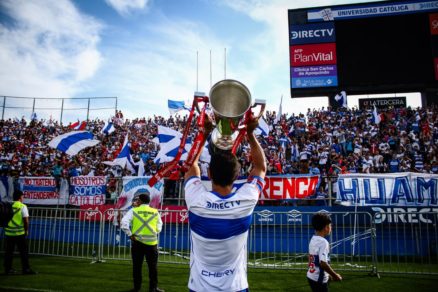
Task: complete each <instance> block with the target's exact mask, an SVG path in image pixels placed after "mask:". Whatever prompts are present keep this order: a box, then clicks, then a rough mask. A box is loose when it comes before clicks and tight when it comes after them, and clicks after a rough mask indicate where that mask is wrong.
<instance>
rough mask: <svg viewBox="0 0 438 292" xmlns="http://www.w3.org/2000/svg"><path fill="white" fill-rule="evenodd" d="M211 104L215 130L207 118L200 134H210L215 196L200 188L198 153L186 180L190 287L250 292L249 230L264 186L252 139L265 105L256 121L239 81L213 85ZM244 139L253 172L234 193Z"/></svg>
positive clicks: (257, 147)
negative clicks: (247, 146) (238, 152)
mask: <svg viewBox="0 0 438 292" xmlns="http://www.w3.org/2000/svg"><path fill="white" fill-rule="evenodd" d="M209 99H210V100H209V102H210V104H211V107H212V110H213V112H214V114H215V117H214V123H215V128H214V130H213V124H212V121H211V120H210V119H209V118H208V117H207V118H206V120H205V123H204V125H203V128H202V129H201V130H202V131H204V137H207V136H208V135H209V134H210V133H211V140H210V149H211V152H212V153H211V161H210V167H209V170H208V174H209V177H210V179H211V183H212V190H211V191H209V190H207V188H206V187H205V186H204V185H203V184H202V182H201V178H200V168H199V166H198V160H199V156H200V152H198V153H197V155H195V156H194V160H193V164H192V165H191V167H190V168H189V169H188V171H187V172H186V173H185V176H184V178H185V200H186V203H187V208H188V211H189V222H190V229H191V245H192V246H191V253H190V278H189V283H188V287H189V289H190V291H196V292H202V291H209V292H210V291H229V292H230V291H232V292H234V291H248V281H247V238H248V230H249V227H250V225H251V220H252V213H253V210H254V207H255V206H256V204H257V201H258V198H259V195H260V192H261V191H262V190H263V187H264V185H265V181H264V177H265V173H266V160H265V156H264V153H263V150H262V148H261V146H260V144H259V142H258V141H257V139H256V137H255V134H254V130H255V128H256V127H257V125H258V119H259V117H260V116H261V114H262V112H263V108H264V105H262V110H261V111H260V114H259V116H258V117H255V116H254V115H253V113H252V112H251V97H250V94H249V91H248V89H247V88H246V87H245V86H244V85H243V84H241V83H240V82H238V81H235V80H223V81H220V82H218V83H217V84H215V85H214V86H213V87H212V90H211V91H210V97H209ZM256 104H257V102H256ZM243 117H244V119H243ZM212 130H213V131H212ZM237 132H238V133H237ZM244 136H246V139H247V141H248V143H249V145H250V148H251V157H252V170H251V172H250V176H249V177H248V179H247V182H246V183H245V184H243V185H242V186H241V187H240V188H239V189H238V190H237V191H235V190H234V192H233V183H234V181H235V180H236V179H237V177H238V175H239V171H240V164H239V162H238V159H237V158H236V156H235V154H234V153H235V151H236V149H237V148H238V146H239V144H240V143H241V141H242V139H243V138H244ZM205 139H206V138H204V140H203V141H202V143H201V149H202V147H203V144H204V142H205Z"/></svg>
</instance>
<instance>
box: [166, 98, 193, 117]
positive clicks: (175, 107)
mask: <svg viewBox="0 0 438 292" xmlns="http://www.w3.org/2000/svg"><path fill="white" fill-rule="evenodd" d="M167 107H168V108H169V112H170V114H171V115H173V114H174V113H177V112H179V111H181V110H190V109H189V108H188V107H187V106H186V105H185V103H184V101H177V100H170V99H168V100H167Z"/></svg>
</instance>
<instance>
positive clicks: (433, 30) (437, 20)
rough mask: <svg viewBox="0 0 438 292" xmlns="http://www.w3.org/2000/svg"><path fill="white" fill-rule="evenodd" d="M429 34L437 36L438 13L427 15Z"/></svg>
mask: <svg viewBox="0 0 438 292" xmlns="http://www.w3.org/2000/svg"><path fill="white" fill-rule="evenodd" d="M429 26H430V34H431V35H437V34H438V13H433V14H429Z"/></svg>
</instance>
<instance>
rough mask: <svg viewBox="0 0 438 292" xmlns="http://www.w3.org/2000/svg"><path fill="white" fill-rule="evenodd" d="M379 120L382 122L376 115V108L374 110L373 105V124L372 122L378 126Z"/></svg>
mask: <svg viewBox="0 0 438 292" xmlns="http://www.w3.org/2000/svg"><path fill="white" fill-rule="evenodd" d="M381 120H382V119H381V117H380V115H379V114H378V113H377V108H376V106H375V105H374V110H373V122H374V124H376V125H378V124H380V121H381Z"/></svg>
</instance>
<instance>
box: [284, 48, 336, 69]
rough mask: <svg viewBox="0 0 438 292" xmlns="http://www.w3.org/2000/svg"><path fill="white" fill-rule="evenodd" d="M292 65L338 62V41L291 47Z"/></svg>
mask: <svg viewBox="0 0 438 292" xmlns="http://www.w3.org/2000/svg"><path fill="white" fill-rule="evenodd" d="M290 60H291V66H292V67H299V66H311V65H330V64H336V61H337V59H336V43H326V44H315V45H301V46H291V47H290Z"/></svg>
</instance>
